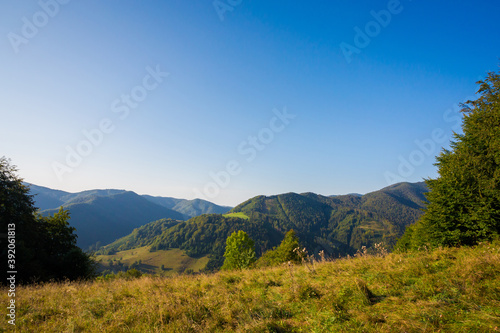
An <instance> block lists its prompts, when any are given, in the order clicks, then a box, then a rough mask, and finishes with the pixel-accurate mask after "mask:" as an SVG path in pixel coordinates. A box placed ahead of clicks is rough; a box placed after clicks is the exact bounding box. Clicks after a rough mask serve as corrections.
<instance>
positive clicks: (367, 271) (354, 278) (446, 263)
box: [0, 243, 500, 333]
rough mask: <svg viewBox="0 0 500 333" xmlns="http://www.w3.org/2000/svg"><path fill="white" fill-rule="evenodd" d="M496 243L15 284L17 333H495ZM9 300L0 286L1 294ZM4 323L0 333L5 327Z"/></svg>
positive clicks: (499, 311)
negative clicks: (257, 265) (196, 271)
mask: <svg viewBox="0 0 500 333" xmlns="http://www.w3.org/2000/svg"><path fill="white" fill-rule="evenodd" d="M499 246H500V244H498V243H496V244H491V243H483V244H482V245H480V246H477V247H467V248H466V247H464V248H446V249H436V250H434V251H430V252H428V251H421V252H416V253H409V254H389V255H388V256H386V257H380V256H361V257H357V258H351V259H339V260H335V261H333V262H319V263H318V262H317V263H314V265H308V266H290V267H288V266H280V267H273V268H267V269H255V270H244V271H232V272H219V273H216V274H209V275H205V274H200V275H195V276H188V275H183V276H174V277H171V278H158V277H152V276H143V277H141V278H138V279H129V280H126V279H115V280H104V279H102V280H98V281H95V282H67V283H48V284H44V285H31V286H18V287H17V293H16V305H18V308H17V311H18V317H17V321H16V329H17V331H19V332H56V331H57V332H61V331H65V332H66V331H68V332H122V331H128V332H325V333H326V332H368V333H370V332H377V333H378V332H409V333H410V332H415V333H416V332H453V333H455V332H464V333H465V332H498V331H499V329H500V301H499V300H500V248H499ZM0 302H1V303H2V304H8V302H9V299H8V290H7V288H6V287H4V288H3V289H1V290H0ZM8 326H9V324H8V323H7V320H2V321H0V331H3V330H9V329H10V328H9V327H8Z"/></svg>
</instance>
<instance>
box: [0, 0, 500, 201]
mask: <svg viewBox="0 0 500 333" xmlns="http://www.w3.org/2000/svg"><path fill="white" fill-rule="evenodd" d="M499 14H500V6H498V4H497V2H495V1H479V2H474V1H463V2H456V1H440V2H432V1H417V0H414V1H410V0H405V1H395V0H391V1H355V2H354V1H330V2H327V1H308V2H303V1H300V2H299V1H297V2H290V1H287V2H285V1H273V2H270V1H249V0H241V1H239V0H221V1H215V2H212V1H206V0H203V1H201V0H192V1H180V0H179V1H147V2H139V1H117V0H114V1H97V0H89V1H77V0H72V1H68V0H65V1H63V0H60V2H57V1H56V0H42V1H39V2H37V1H22V2H21V1H3V2H2V3H1V4H0V36H1V38H0V60H1V66H0V75H1V77H2V78H3V80H0V112H1V123H0V126H1V131H0V155H5V156H6V157H8V158H11V159H12V163H13V164H15V165H17V166H18V168H19V173H20V175H21V177H23V178H24V179H25V180H26V181H28V182H32V183H35V184H37V185H42V186H47V187H51V188H56V189H61V190H66V191H70V192H76V191H81V190H86V189H92V188H119V189H127V190H132V191H135V192H137V193H139V194H151V195H161V196H171V197H178V198H187V199H192V198H194V197H201V198H203V199H207V200H210V201H212V202H215V203H218V204H224V205H237V204H238V203H240V202H242V201H244V200H247V199H249V198H251V197H253V196H255V195H259V194H265V195H272V194H278V193H284V192H298V193H302V192H315V193H319V194H324V195H331V194H344V193H350V192H358V193H366V192H370V191H374V190H377V189H380V188H382V187H385V186H387V185H389V184H391V183H393V182H397V181H411V182H416V181H421V180H422V179H423V178H427V177H435V176H436V168H435V166H433V163H434V162H435V159H434V156H435V155H436V154H438V153H439V151H440V149H441V147H442V146H444V147H446V146H447V145H448V141H449V139H450V138H451V134H452V131H453V130H458V129H459V127H457V124H459V118H458V117H459V114H458V113H457V107H456V105H457V103H460V102H463V101H465V100H467V99H468V98H471V97H474V93H475V92H476V90H477V86H476V83H475V82H476V81H477V80H479V79H482V78H484V77H485V75H486V73H487V72H488V71H497V70H498V65H499V64H500V60H499V59H500V43H498V41H497V39H498V36H499V35H500V21H499V20H498V17H499V16H500V15H499ZM360 31H361V33H359V32H360ZM346 50H347V51H346ZM353 50H355V51H353ZM349 51H351V53H349ZM85 133H87V135H86V134H85ZM75 155H78V156H75Z"/></svg>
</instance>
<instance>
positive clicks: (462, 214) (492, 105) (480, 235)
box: [398, 73, 500, 249]
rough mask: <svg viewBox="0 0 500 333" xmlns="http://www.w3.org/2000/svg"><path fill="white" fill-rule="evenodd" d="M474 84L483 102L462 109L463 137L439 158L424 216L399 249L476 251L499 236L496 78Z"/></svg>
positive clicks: (499, 91) (499, 96) (499, 98)
mask: <svg viewBox="0 0 500 333" xmlns="http://www.w3.org/2000/svg"><path fill="white" fill-rule="evenodd" d="M478 83H479V85H480V86H479V90H478V93H479V94H481V96H480V97H479V98H478V99H477V100H474V101H468V102H467V103H465V104H463V105H462V112H463V114H464V118H463V124H462V129H463V134H455V135H454V137H455V140H454V141H452V142H451V148H452V149H451V150H444V151H443V152H442V153H441V154H440V155H439V156H438V157H437V163H436V165H437V166H438V168H439V177H438V178H437V179H429V180H427V181H426V182H427V185H428V186H429V188H430V192H429V193H428V195H427V198H428V200H429V204H428V206H427V207H426V210H425V214H424V215H423V216H422V218H421V219H420V220H419V221H418V223H417V224H416V225H415V226H414V227H412V228H410V229H409V231H408V232H407V233H406V234H405V236H404V237H403V238H402V239H401V241H400V242H399V244H398V248H400V249H408V248H417V247H419V246H422V245H424V244H430V245H432V246H437V245H443V246H457V245H474V244H477V243H478V242H480V241H484V240H491V239H492V238H495V237H498V235H499V233H500V75H499V74H495V73H489V74H488V76H487V78H486V79H485V80H484V81H479V82H478Z"/></svg>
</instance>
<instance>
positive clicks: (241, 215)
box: [224, 212, 250, 220]
mask: <svg viewBox="0 0 500 333" xmlns="http://www.w3.org/2000/svg"><path fill="white" fill-rule="evenodd" d="M224 216H225V217H237V218H240V219H245V220H249V219H250V217H248V216H247V215H246V214H245V213H243V212H238V213H227V214H224Z"/></svg>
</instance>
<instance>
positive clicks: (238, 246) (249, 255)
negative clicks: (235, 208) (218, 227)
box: [222, 230, 255, 270]
mask: <svg viewBox="0 0 500 333" xmlns="http://www.w3.org/2000/svg"><path fill="white" fill-rule="evenodd" d="M224 258H225V260H224V264H223V265H222V269H228V270H231V269H243V268H247V267H249V266H250V265H251V264H252V263H253V262H255V243H254V241H253V239H251V238H250V237H249V236H248V234H247V233H246V232H244V231H242V230H240V231H238V232H236V231H235V232H233V233H232V234H231V236H229V237H228V238H227V240H226V251H225V252H224Z"/></svg>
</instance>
